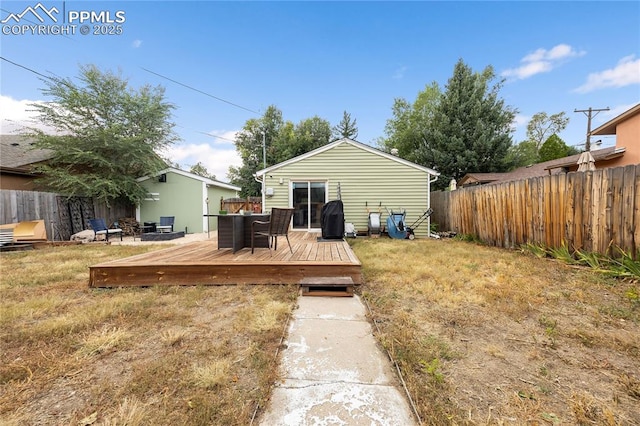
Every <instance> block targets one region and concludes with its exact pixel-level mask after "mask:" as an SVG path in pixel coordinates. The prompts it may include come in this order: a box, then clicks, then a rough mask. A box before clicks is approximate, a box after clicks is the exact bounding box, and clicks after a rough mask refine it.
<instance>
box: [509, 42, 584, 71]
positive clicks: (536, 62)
mask: <svg viewBox="0 0 640 426" xmlns="http://www.w3.org/2000/svg"><path fill="white" fill-rule="evenodd" d="M585 53H586V52H584V51H578V50H576V49H574V48H573V47H571V46H569V45H568V44H558V45H557V46H554V47H552V48H551V49H549V50H546V49H542V48H540V49H537V50H536V51H535V52H532V53H529V54H528V55H526V56H525V57H524V58H522V59H521V60H520V63H521V65H520V66H519V67H517V68H509V69H506V70H504V71H503V72H502V75H503V76H504V77H510V78H515V79H516V80H524V79H525V78H529V77H532V76H534V75H536V74H540V73H543V72H549V71H551V70H552V69H554V68H556V67H558V66H559V65H560V64H562V63H563V62H564V61H565V60H567V59H570V58H575V57H578V56H583V55H584V54H585Z"/></svg>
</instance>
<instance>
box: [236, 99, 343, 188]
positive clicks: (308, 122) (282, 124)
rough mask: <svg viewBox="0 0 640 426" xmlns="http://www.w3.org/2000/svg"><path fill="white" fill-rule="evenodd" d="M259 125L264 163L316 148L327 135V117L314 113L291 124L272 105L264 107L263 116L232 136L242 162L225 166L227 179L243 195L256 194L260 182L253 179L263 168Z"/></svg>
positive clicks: (329, 137) (274, 161) (268, 164)
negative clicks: (228, 166) (236, 165)
mask: <svg viewBox="0 0 640 426" xmlns="http://www.w3.org/2000/svg"><path fill="white" fill-rule="evenodd" d="M263 129H266V131H265V132H264V143H265V151H266V166H267V167H269V166H272V165H274V164H277V163H280V162H283V161H286V160H288V159H290V158H293V157H296V156H298V155H301V154H304V153H306V152H309V151H311V150H313V149H316V148H319V147H321V146H323V145H325V144H327V143H329V141H330V139H331V125H330V124H329V122H328V121H326V120H324V119H322V118H320V117H318V116H315V117H311V118H308V119H305V120H302V121H301V122H300V123H298V124H297V125H296V126H294V125H293V123H291V122H290V121H284V120H283V118H282V112H281V111H280V110H279V109H278V108H276V107H275V106H273V105H272V106H270V107H269V108H267V110H266V112H265V114H264V116H263V117H261V118H259V119H250V120H248V121H247V122H246V123H245V125H244V127H243V129H242V131H241V132H240V133H239V134H238V136H237V137H236V149H237V150H238V153H239V154H240V158H241V159H242V165H241V166H240V167H231V168H230V169H229V176H230V178H231V183H233V184H234V185H237V186H239V187H241V188H242V190H241V191H240V195H241V196H243V197H247V196H259V195H260V190H261V188H260V183H258V182H256V180H255V178H254V174H255V173H256V172H257V171H258V170H261V169H263V168H264V160H263V155H262V143H263Z"/></svg>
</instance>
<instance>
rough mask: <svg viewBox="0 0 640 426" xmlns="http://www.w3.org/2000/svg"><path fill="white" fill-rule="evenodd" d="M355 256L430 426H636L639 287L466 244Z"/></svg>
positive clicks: (358, 249)
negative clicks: (629, 425)
mask: <svg viewBox="0 0 640 426" xmlns="http://www.w3.org/2000/svg"><path fill="white" fill-rule="evenodd" d="M352 248H353V249H354V251H355V253H356V254H357V256H358V258H359V259H360V260H361V262H362V264H363V273H364V275H365V281H366V284H365V285H364V286H362V288H361V293H362V296H363V297H364V298H365V299H366V300H367V303H368V305H369V306H370V309H371V316H372V319H373V321H375V322H376V324H377V327H378V329H379V330H380V332H379V333H377V337H378V339H379V340H380V342H381V344H382V345H383V346H384V347H386V348H387V349H389V351H390V352H391V354H392V356H393V357H394V358H395V359H396V360H397V362H398V365H399V366H400V369H401V370H402V372H403V376H404V379H405V381H406V383H407V388H408V389H409V391H410V393H411V395H412V399H413V400H414V402H415V404H416V407H417V409H418V412H419V413H420V417H421V419H422V421H423V423H424V424H429V425H446V424H458V425H461V424H469V425H485V424H486V425H493V424H640V398H639V397H638V394H637V392H638V383H639V380H640V374H639V373H638V370H637V365H640V340H638V338H637V336H638V335H640V310H639V309H637V303H638V302H637V300H638V297H637V295H638V292H637V289H638V286H637V282H636V281H634V280H629V279H628V278H626V279H614V278H612V277H610V276H607V275H604V274H601V273H598V272H595V271H592V270H590V269H586V268H576V267H574V266H570V265H567V264H565V263H563V262H560V261H556V260H552V259H549V258H548V257H547V251H546V250H544V249H542V248H538V247H533V249H534V250H523V251H510V250H503V249H498V248H493V247H487V246H484V245H479V244H476V243H475V242H474V240H473V239H470V238H460V239H448V240H447V239H443V240H415V241H404V240H391V239H384V238H381V239H368V240H367V239H358V240H356V241H355V242H353V243H352ZM556 254H557V256H558V257H560V258H564V257H566V256H567V254H568V250H566V248H564V249H563V248H560V249H558V250H556Z"/></svg>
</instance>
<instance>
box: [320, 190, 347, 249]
mask: <svg viewBox="0 0 640 426" xmlns="http://www.w3.org/2000/svg"><path fill="white" fill-rule="evenodd" d="M342 207H343V206H342V201H340V200H334V201H329V202H328V203H326V204H325V205H324V206H322V214H321V216H320V226H321V227H322V238H324V239H327V240H329V239H342V238H343V237H344V211H343V208H342Z"/></svg>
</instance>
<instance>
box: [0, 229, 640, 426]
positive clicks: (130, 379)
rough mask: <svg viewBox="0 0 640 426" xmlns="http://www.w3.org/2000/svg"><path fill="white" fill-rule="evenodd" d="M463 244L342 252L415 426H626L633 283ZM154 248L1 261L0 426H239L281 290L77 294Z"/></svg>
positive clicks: (260, 393)
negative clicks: (355, 273) (106, 267)
mask: <svg viewBox="0 0 640 426" xmlns="http://www.w3.org/2000/svg"><path fill="white" fill-rule="evenodd" d="M465 240H466V241H465ZM474 241H475V240H474V239H471V238H461V239H459V240H452V239H443V240H438V241H436V240H415V241H405V240H390V239H385V238H379V239H357V240H355V241H352V245H353V249H354V251H355V252H356V254H357V256H358V257H359V258H360V260H361V261H362V263H363V273H364V276H365V284H364V285H363V286H361V288H360V290H359V291H360V293H361V296H362V297H363V298H364V299H365V300H366V302H367V304H368V306H369V307H370V309H371V319H372V320H373V321H374V322H375V324H376V330H379V331H376V337H377V338H378V339H379V342H380V344H381V345H382V346H383V347H384V348H386V349H387V350H388V351H389V353H391V355H392V356H393V358H394V359H395V360H396V361H397V363H398V366H399V368H400V369H401V371H402V373H403V377H404V379H405V382H406V386H407V389H408V390H409V392H410V393H411V395H412V400H413V402H414V403H415V406H416V408H417V410H418V412H419V414H420V416H421V419H422V421H423V423H424V424H428V425H494V424H553V425H555V424H585V425H591V424H599V425H607V424H640V420H639V419H640V375H639V373H638V370H637V366H638V365H640V343H639V340H638V338H637V336H638V335H640V309H638V306H640V297H639V291H638V288H639V287H638V282H637V280H634V279H632V278H630V277H628V276H627V277H625V278H624V279H614V278H612V277H611V276H609V275H607V274H602V273H598V272H594V271H593V270H591V269H587V268H582V267H580V268H576V267H575V265H570V266H569V265H566V264H564V263H562V262H559V261H556V260H553V259H550V258H549V257H548V255H547V251H546V250H545V251H544V253H545V255H544V256H538V255H537V254H536V253H537V252H538V251H541V250H536V252H533V251H528V250H523V251H509V250H502V249H497V248H492V247H487V246H484V245H478V244H476V243H475V242H474ZM157 248H158V247H157V246H156V247H154V246H144V247H143V246H137V247H135V246H105V245H95V246H81V247H56V248H49V249H45V250H37V251H32V252H18V253H3V254H2V258H1V259H0V260H1V261H0V276H1V277H2V278H1V281H0V293H1V294H2V298H1V299H0V313H1V314H0V342H1V350H0V356H1V359H0V424H2V425H5V424H6V425H23V424H43V425H49V424H52V425H53V424H56V425H57V424H96V425H97V424H99V425H122V424H127V425H147V424H158V425H170V424H181V425H212V424H214V425H218V424H224V425H247V424H249V423H250V422H251V419H252V417H253V414H254V412H255V410H256V406H258V405H259V406H264V405H266V402H267V400H268V398H269V395H270V389H271V387H272V385H273V383H274V382H275V381H276V380H277V360H275V359H274V354H275V352H276V350H277V348H278V345H279V344H280V338H281V336H282V334H283V332H284V330H283V327H284V324H285V322H286V321H285V320H286V317H287V315H289V313H290V312H291V310H292V309H293V308H294V306H295V300H296V298H297V288H295V287H291V286H215V287H202V286H194V287H149V288H122V289H90V288H88V285H87V283H88V267H89V266H90V265H93V264H96V263H100V262H104V261H108V260H111V259H117V258H122V257H126V256H131V255H135V254H139V253H143V252H145V251H148V250H155V249H157ZM563 253H564V252H562V250H560V252H559V254H560V255H562V254H563ZM624 259H625V258H624V257H621V258H620V260H619V262H621V263H624V262H625V260H624ZM594 261H595V260H594ZM597 261H600V259H597ZM633 267H634V264H630V265H627V266H626V268H627V269H630V268H633Z"/></svg>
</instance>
